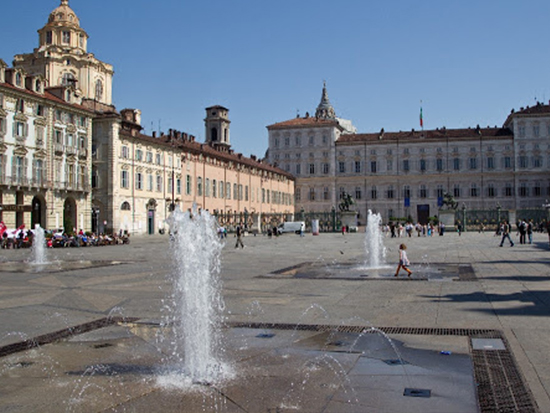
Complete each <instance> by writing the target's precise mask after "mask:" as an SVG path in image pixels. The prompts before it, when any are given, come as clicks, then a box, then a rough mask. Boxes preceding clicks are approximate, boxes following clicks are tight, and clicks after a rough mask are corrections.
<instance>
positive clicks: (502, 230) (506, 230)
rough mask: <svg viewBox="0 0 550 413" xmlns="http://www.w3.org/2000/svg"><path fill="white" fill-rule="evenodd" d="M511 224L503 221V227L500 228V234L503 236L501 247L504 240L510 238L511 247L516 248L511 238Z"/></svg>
mask: <svg viewBox="0 0 550 413" xmlns="http://www.w3.org/2000/svg"><path fill="white" fill-rule="evenodd" d="M510 229H511V228H510V224H509V223H508V222H507V221H502V225H501V226H500V233H501V234H502V239H501V240H500V246H501V247H502V245H503V244H504V240H505V239H506V238H508V241H510V246H511V247H513V246H514V242H513V241H512V238H510Z"/></svg>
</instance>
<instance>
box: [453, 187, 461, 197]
mask: <svg viewBox="0 0 550 413" xmlns="http://www.w3.org/2000/svg"><path fill="white" fill-rule="evenodd" d="M453 196H454V197H455V198H460V185H458V184H456V185H455V186H454V187H453Z"/></svg>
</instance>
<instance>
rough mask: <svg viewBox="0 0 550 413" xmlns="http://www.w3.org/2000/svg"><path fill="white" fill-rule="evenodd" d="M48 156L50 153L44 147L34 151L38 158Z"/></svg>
mask: <svg viewBox="0 0 550 413" xmlns="http://www.w3.org/2000/svg"><path fill="white" fill-rule="evenodd" d="M47 156H48V153H47V152H46V151H45V150H44V149H40V150H38V151H35V152H34V157H35V158H37V159H45V158H46V157H47Z"/></svg>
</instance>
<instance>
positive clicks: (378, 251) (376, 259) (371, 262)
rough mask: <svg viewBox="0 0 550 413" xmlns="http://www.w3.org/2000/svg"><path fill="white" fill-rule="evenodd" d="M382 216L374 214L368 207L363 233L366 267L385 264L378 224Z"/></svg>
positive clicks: (377, 266)
mask: <svg viewBox="0 0 550 413" xmlns="http://www.w3.org/2000/svg"><path fill="white" fill-rule="evenodd" d="M381 224H382V216H381V215H380V214H374V213H373V212H372V211H371V210H370V209H369V212H368V216H367V228H366V231H365V232H366V234H365V252H366V254H367V261H366V262H365V264H366V266H367V268H381V267H384V266H385V265H386V247H384V238H383V236H382V231H381V228H380V225H381Z"/></svg>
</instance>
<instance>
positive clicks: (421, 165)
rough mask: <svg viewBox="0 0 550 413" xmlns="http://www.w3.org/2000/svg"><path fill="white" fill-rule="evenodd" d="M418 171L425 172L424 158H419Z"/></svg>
mask: <svg viewBox="0 0 550 413" xmlns="http://www.w3.org/2000/svg"><path fill="white" fill-rule="evenodd" d="M420 172H426V160H425V159H421V160H420Z"/></svg>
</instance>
